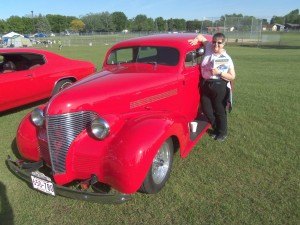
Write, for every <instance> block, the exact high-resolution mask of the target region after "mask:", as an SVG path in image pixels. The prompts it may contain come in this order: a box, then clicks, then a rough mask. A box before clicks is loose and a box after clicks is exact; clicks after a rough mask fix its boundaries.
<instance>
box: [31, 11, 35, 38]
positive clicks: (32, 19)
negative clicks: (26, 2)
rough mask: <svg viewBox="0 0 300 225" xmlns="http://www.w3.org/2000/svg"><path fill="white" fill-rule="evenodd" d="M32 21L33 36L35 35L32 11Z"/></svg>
mask: <svg viewBox="0 0 300 225" xmlns="http://www.w3.org/2000/svg"><path fill="white" fill-rule="evenodd" d="M31 19H32V32H33V34H34V21H33V11H31Z"/></svg>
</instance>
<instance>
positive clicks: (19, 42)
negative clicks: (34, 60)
mask: <svg viewBox="0 0 300 225" xmlns="http://www.w3.org/2000/svg"><path fill="white" fill-rule="evenodd" d="M2 40H3V42H4V45H5V46H7V47H8V46H9V47H30V46H32V44H31V42H30V40H29V39H28V38H24V36H23V35H21V34H18V33H16V32H10V33H8V34H5V35H3V36H2Z"/></svg>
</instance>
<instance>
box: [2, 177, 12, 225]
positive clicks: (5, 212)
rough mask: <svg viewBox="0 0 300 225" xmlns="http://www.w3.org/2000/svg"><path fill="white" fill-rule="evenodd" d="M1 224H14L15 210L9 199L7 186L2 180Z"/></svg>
mask: <svg viewBox="0 0 300 225" xmlns="http://www.w3.org/2000/svg"><path fill="white" fill-rule="evenodd" d="M0 202H1V209H0V224H1V225H13V224H14V212H13V210H12V207H11V205H10V203H9V201H8V199H7V195H6V187H5V185H4V184H3V183H2V182H0Z"/></svg>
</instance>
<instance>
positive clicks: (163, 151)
mask: <svg viewBox="0 0 300 225" xmlns="http://www.w3.org/2000/svg"><path fill="white" fill-rule="evenodd" d="M173 154H174V146H173V142H172V139H171V138H169V139H168V140H166V141H165V142H164V143H163V144H162V146H161V147H160V149H159V150H158V152H157V154H156V156H155V157H154V159H153V162H152V165H151V168H150V170H149V171H148V174H147V176H146V178H145V180H144V182H143V184H142V186H141V187H140V190H139V191H140V192H143V193H148V194H154V193H157V192H159V191H160V190H161V189H162V188H163V187H164V185H165V183H166V182H167V180H168V179H169V177H170V173H171V168H172V163H173Z"/></svg>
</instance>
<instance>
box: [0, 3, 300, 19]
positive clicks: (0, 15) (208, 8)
mask: <svg viewBox="0 0 300 225" xmlns="http://www.w3.org/2000/svg"><path fill="white" fill-rule="evenodd" d="M0 4H1V6H0V19H7V18H9V17H10V16H20V17H22V16H31V15H32V12H31V11H33V15H34V16H37V15H39V14H42V15H47V14H59V15H65V16H76V17H80V16H84V15H86V14H88V13H100V12H106V11H107V12H109V13H113V12H116V11H120V12H123V13H124V14H125V15H126V16H127V18H128V19H132V18H134V17H135V16H137V15H139V14H143V15H146V16H147V17H150V18H153V19H155V18H157V17H160V16H161V17H163V18H164V19H170V18H177V19H185V20H194V19H198V20H203V19H205V18H208V19H209V18H217V17H220V16H224V15H225V14H233V13H236V14H243V15H244V16H254V17H256V18H260V19H268V20H270V19H271V18H272V16H274V15H275V16H284V15H286V14H288V13H290V12H291V11H292V10H295V9H299V8H300V1H299V0H190V1H185V0H0Z"/></svg>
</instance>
